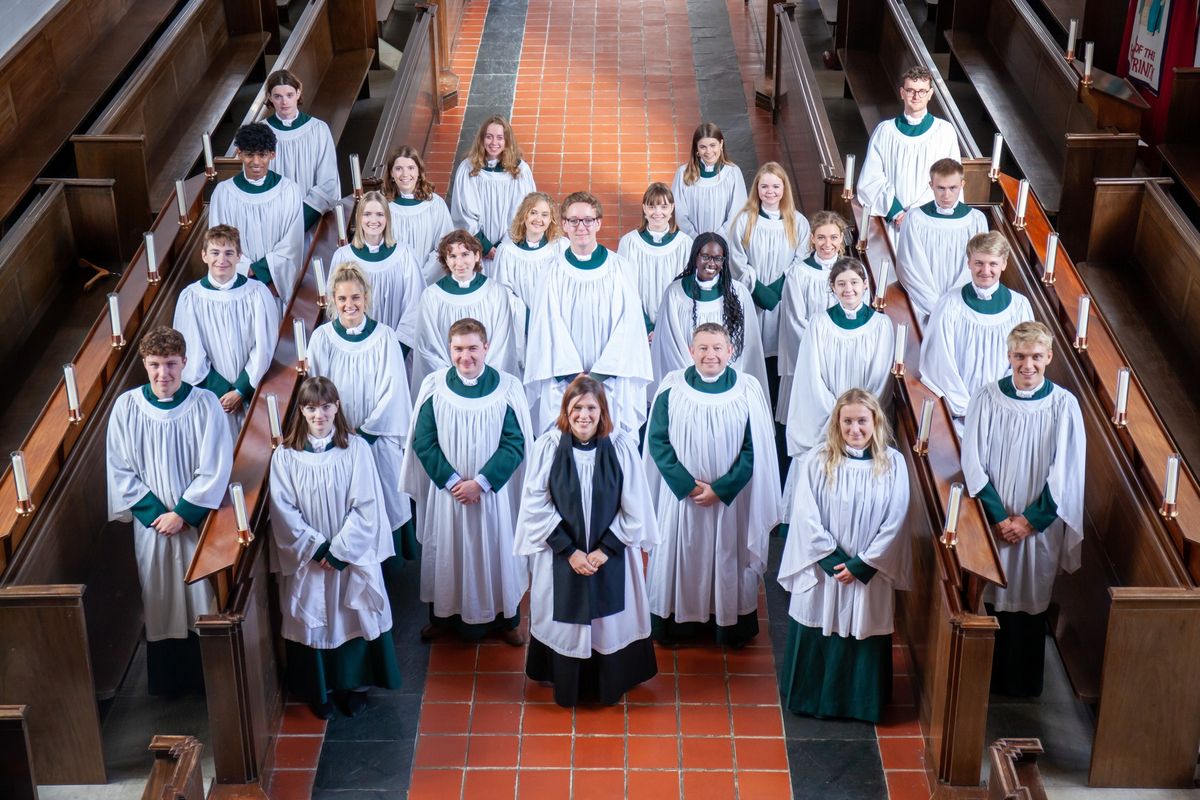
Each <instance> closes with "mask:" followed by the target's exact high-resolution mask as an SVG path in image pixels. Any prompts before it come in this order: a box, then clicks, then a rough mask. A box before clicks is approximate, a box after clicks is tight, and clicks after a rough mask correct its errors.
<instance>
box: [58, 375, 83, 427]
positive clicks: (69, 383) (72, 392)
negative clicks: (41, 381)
mask: <svg viewBox="0 0 1200 800" xmlns="http://www.w3.org/2000/svg"><path fill="white" fill-rule="evenodd" d="M63 385H64V386H65V387H66V389H67V422H69V423H70V424H72V425H78V424H79V423H81V422H83V408H82V407H81V406H80V403H79V384H78V383H76V381H75V365H74V364H70V363H68V364H63Z"/></svg>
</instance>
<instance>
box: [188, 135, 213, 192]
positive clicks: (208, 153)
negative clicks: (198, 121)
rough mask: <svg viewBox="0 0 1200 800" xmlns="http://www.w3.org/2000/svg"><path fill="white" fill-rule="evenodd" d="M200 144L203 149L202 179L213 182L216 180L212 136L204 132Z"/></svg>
mask: <svg viewBox="0 0 1200 800" xmlns="http://www.w3.org/2000/svg"><path fill="white" fill-rule="evenodd" d="M200 144H201V146H202V147H203V148H204V178H205V180H208V181H215V180H216V179H217V165H216V163H215V162H214V160H213V149H212V136H211V135H210V134H209V132H208V131H205V132H204V134H203V135H202V136H201V137H200ZM192 152H195V151H192Z"/></svg>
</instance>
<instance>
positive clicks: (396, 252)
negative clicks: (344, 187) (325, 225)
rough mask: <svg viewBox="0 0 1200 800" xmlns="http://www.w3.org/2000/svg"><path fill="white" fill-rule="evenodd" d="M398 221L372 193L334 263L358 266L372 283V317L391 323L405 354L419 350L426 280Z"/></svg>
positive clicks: (356, 212)
mask: <svg viewBox="0 0 1200 800" xmlns="http://www.w3.org/2000/svg"><path fill="white" fill-rule="evenodd" d="M394 224H395V218H394V217H393V216H392V215H391V214H390V213H389V212H388V202H387V200H386V199H385V198H384V196H383V195H382V194H380V193H379V192H367V193H366V194H364V195H363V196H362V199H361V200H359V201H358V203H357V205H356V206H355V207H354V236H353V238H352V239H351V240H350V241H349V242H348V243H346V244H345V245H344V246H343V247H339V248H338V249H337V250H335V251H334V253H333V256H332V257H331V258H330V259H329V263H330V264H346V263H349V264H357V265H358V268H359V270H361V271H362V273H363V275H365V276H366V278H367V281H368V282H369V283H370V285H371V302H370V305H369V306H368V307H367V315H368V316H369V317H371V319H374V320H378V321H379V322H382V323H383V324H384V325H387V326H388V327H389V328H391V329H392V330H393V331H395V333H396V336H397V337H399V340H400V344H401V346H403V347H404V348H406V350H405V353H407V352H408V351H409V350H413V349H415V347H416V340H415V338H414V337H415V334H416V329H417V313H418V309H419V308H420V303H421V293H422V292H424V291H425V277H424V276H423V275H422V274H421V266H420V264H419V263H418V261H417V257H416V254H415V253H413V250H412V248H411V247H409V246H408V244H407V243H405V242H402V241H400V240H398V239H397V238H396V233H395V230H394Z"/></svg>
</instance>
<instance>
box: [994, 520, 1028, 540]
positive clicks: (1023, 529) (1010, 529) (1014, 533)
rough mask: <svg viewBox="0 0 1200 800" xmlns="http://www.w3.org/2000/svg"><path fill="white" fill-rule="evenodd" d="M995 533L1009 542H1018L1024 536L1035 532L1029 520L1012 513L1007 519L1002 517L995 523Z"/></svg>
mask: <svg viewBox="0 0 1200 800" xmlns="http://www.w3.org/2000/svg"><path fill="white" fill-rule="evenodd" d="M995 528H996V533H997V534H999V535H1000V538H1001V539H1003V540H1004V541H1006V542H1008V543H1009V544H1018V543H1019V542H1020V541H1021V540H1022V539H1024V538H1025V537H1026V536H1030V535H1032V534H1034V533H1037V531H1035V530H1034V529H1033V526H1032V525H1030V524H1029V520H1027V519H1025V517H1024V516H1023V515H1021V514H1013V515H1012V516H1011V517H1009V518H1008V519H1002V520H1000V521H999V522H997V523H996V525H995Z"/></svg>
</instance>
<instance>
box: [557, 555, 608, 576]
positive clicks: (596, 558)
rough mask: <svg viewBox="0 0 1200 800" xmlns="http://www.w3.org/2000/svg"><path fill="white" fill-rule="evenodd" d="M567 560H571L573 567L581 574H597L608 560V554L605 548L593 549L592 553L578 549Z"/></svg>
mask: <svg viewBox="0 0 1200 800" xmlns="http://www.w3.org/2000/svg"><path fill="white" fill-rule="evenodd" d="M567 561H569V562H570V564H571V569H573V570H575V572H577V573H579V574H580V575H595V574H596V571H597V570H599V569H600V568H601V567H603V566H604V565H605V563H606V562H607V561H608V555H607V554H605V553H604V551H603V550H593V551H592V552H590V553H584V552H583V551H582V550H576V551H575V552H574V553H572V554H571V557H570V558H568V559H567Z"/></svg>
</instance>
